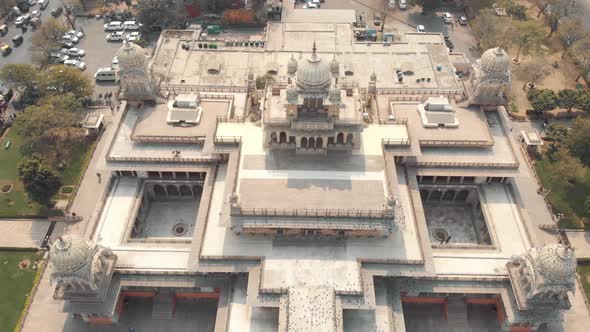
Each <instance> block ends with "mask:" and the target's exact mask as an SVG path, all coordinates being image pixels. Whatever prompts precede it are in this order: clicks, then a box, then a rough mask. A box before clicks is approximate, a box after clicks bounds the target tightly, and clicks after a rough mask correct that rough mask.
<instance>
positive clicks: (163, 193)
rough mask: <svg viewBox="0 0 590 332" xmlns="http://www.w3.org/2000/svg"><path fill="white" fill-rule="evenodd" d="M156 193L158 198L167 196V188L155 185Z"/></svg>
mask: <svg viewBox="0 0 590 332" xmlns="http://www.w3.org/2000/svg"><path fill="white" fill-rule="evenodd" d="M154 195H155V196H156V197H158V198H160V197H166V190H165V189H164V187H162V186H161V185H159V184H155V185H154Z"/></svg>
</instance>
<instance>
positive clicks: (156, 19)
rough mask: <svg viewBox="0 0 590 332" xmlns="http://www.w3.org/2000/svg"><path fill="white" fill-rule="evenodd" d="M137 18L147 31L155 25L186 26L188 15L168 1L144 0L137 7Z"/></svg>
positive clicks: (164, 26) (162, 26) (163, 26)
mask: <svg viewBox="0 0 590 332" xmlns="http://www.w3.org/2000/svg"><path fill="white" fill-rule="evenodd" d="M136 18H137V20H138V21H139V22H141V23H142V24H143V26H142V27H141V29H142V30H143V32H145V33H147V32H150V30H151V29H152V28H153V27H161V28H166V27H180V28H184V25H185V23H186V16H185V15H183V14H182V12H181V11H180V10H179V9H178V8H176V7H175V6H171V5H169V4H168V2H167V1H162V0H143V1H140V2H139V5H138V8H137V16H136Z"/></svg>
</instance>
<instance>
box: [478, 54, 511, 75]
mask: <svg viewBox="0 0 590 332" xmlns="http://www.w3.org/2000/svg"><path fill="white" fill-rule="evenodd" d="M480 62H481V68H482V69H483V70H485V71H486V72H488V73H497V74H503V73H506V72H508V69H509V65H510V58H509V56H508V53H506V51H504V50H503V49H502V48H500V47H496V48H491V49H489V50H487V51H485V52H483V54H482V55H481V60H480Z"/></svg>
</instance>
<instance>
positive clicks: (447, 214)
mask: <svg viewBox="0 0 590 332" xmlns="http://www.w3.org/2000/svg"><path fill="white" fill-rule="evenodd" d="M424 213H425V216H426V224H427V226H428V234H429V236H430V242H432V243H433V244H437V243H440V240H437V239H436V238H435V237H434V232H433V231H434V230H435V229H437V228H442V229H444V230H446V231H447V232H448V233H449V235H450V236H451V241H450V243H453V244H460V243H470V244H480V242H481V241H480V239H479V238H478V236H477V234H476V232H475V216H474V214H473V212H472V211H471V206H470V205H468V204H444V203H441V204H433V203H424ZM478 221H479V222H478V224H485V221H484V220H478ZM482 240H484V239H482ZM483 242H484V244H489V243H485V242H486V241H483Z"/></svg>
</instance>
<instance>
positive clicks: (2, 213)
mask: <svg viewBox="0 0 590 332" xmlns="http://www.w3.org/2000/svg"><path fill="white" fill-rule="evenodd" d="M7 141H10V142H11V145H10V148H8V149H5V148H4V145H5V144H6V142H7ZM21 144H22V138H21V137H20V136H19V135H17V134H16V131H14V130H10V131H9V132H8V133H7V134H6V136H4V138H3V139H2V140H1V141H0V160H1V161H2V162H1V163H0V184H1V185H4V184H12V185H13V188H12V191H11V192H10V193H8V194H2V193H0V217H27V216H45V215H46V214H47V209H46V208H45V207H43V206H41V205H39V204H37V203H34V202H32V201H30V200H29V197H28V196H27V194H26V193H25V191H24V188H23V184H22V182H20V180H19V179H18V174H17V171H16V167H17V165H18V163H19V162H20V160H21V158H22V155H21V153H20V146H21Z"/></svg>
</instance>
